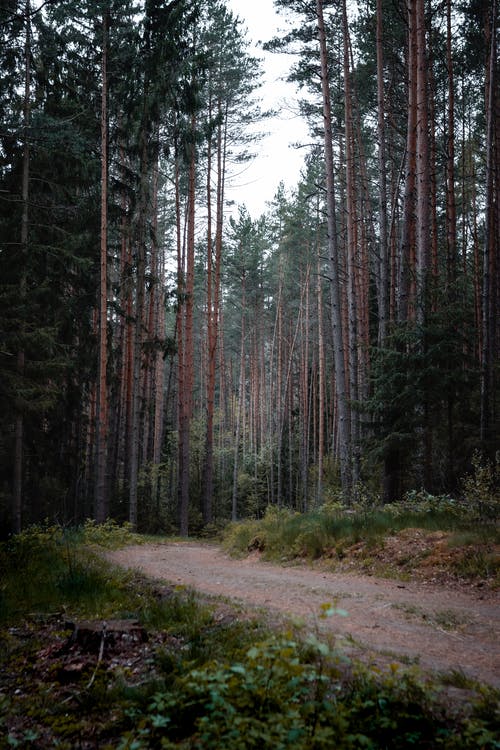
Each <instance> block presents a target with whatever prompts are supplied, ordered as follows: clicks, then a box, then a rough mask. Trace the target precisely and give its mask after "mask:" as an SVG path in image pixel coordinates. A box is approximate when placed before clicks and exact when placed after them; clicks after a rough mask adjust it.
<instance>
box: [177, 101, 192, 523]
mask: <svg viewBox="0 0 500 750" xmlns="http://www.w3.org/2000/svg"><path fill="white" fill-rule="evenodd" d="M195 132H196V118H195V116H194V115H193V116H192V120H191V133H192V138H193V142H192V144H191V156H190V160H189V176H188V221H187V252H186V287H185V302H184V376H183V383H182V391H183V392H182V395H181V398H182V400H181V401H180V403H179V493H178V497H179V531H180V534H181V536H187V535H188V533H189V469H190V465H189V460H190V432H191V416H192V411H193V378H194V339H193V310H194V244H195V194H196V146H195V138H194V136H195Z"/></svg>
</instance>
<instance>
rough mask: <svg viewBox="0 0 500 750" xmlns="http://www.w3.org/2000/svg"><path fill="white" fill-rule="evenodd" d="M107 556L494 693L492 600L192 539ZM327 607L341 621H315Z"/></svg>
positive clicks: (496, 650)
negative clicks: (235, 554)
mask: <svg viewBox="0 0 500 750" xmlns="http://www.w3.org/2000/svg"><path fill="white" fill-rule="evenodd" d="M107 557H108V558H109V559H110V560H111V561H112V562H114V563H116V564H118V565H121V566H125V567H128V568H134V569H137V570H139V571H141V572H142V573H144V574H146V575H147V576H149V577H151V578H155V579H158V580H162V581H165V582H169V583H171V584H174V585H181V584H182V585H186V586H189V587H192V588H193V589H196V590H197V591H200V592H203V593H205V594H211V595H214V594H216V595H219V596H223V597H229V598H230V599H232V600H235V601H237V602H238V603H239V604H240V605H242V606H243V608H244V609H250V610H252V609H253V608H255V607H264V608H265V609H266V610H268V611H270V612H271V613H274V614H279V615H285V616H292V617H295V618H301V619H303V620H304V622H305V623H306V626H307V627H311V628H317V629H319V630H321V631H322V630H328V631H330V632H333V633H335V634H337V635H338V637H339V639H341V638H342V639H344V638H345V646H346V648H347V649H348V650H349V651H352V650H353V648H354V649H355V651H356V652H358V651H360V649H361V652H362V653H363V654H364V657H365V658H374V659H384V660H389V661H390V660H397V659H402V660H403V661H405V662H407V661H410V662H415V663H417V664H418V665H419V666H420V667H421V668H423V669H424V670H433V671H438V672H450V671H452V670H460V671H462V672H463V673H464V674H465V675H467V676H469V677H471V678H474V679H477V680H480V681H482V682H486V683H489V684H491V685H494V686H496V687H499V688H500V646H499V638H498V622H499V615H500V596H499V595H498V593H495V592H491V591H484V590H480V589H478V590H474V589H467V590H458V589H457V588H456V587H453V588H451V587H447V586H443V585H436V584H430V583H429V584H426V583H420V582H408V583H407V582H404V583H402V582H398V581H394V580H389V579H382V578H375V577H372V576H362V575H357V574H347V575H346V574H336V573H329V572H325V571H323V570H321V569H319V568H316V567H309V566H300V567H290V566H287V567H284V566H280V565H274V564H270V563H264V562H262V561H260V560H259V559H258V556H257V555H256V554H254V555H252V556H250V557H248V558H246V559H244V560H234V559H232V558H230V557H229V556H227V555H226V554H224V552H222V551H221V550H220V549H219V548H218V547H216V546H213V545H209V544H200V543H190V542H178V543H166V544H146V545H139V546H133V547H127V548H124V549H120V550H116V551H113V552H110V553H108V554H107ZM327 602H329V603H333V604H335V606H336V607H338V608H341V609H342V610H346V611H347V616H340V615H334V616H333V617H329V618H327V619H321V618H320V617H319V615H320V613H321V605H322V604H325V603H327ZM353 641H354V644H356V645H355V647H354V646H353Z"/></svg>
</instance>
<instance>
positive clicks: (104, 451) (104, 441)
mask: <svg viewBox="0 0 500 750" xmlns="http://www.w3.org/2000/svg"><path fill="white" fill-rule="evenodd" d="M107 47H108V18H107V10H105V12H104V15H103V19H102V58H101V71H102V93H101V256H100V275H99V280H100V288H99V360H98V362H99V376H98V388H97V411H96V417H97V424H96V477H95V500H94V507H95V519H96V521H97V522H98V523H103V522H104V521H105V520H106V518H107V517H108V513H109V503H108V488H107V483H106V474H107V458H108V383H107V362H108V335H107V334H108V271H107V255H108V206H107V204H108V108H107V93H108V91H107V89H108V76H107Z"/></svg>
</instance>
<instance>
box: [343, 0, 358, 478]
mask: <svg viewBox="0 0 500 750" xmlns="http://www.w3.org/2000/svg"><path fill="white" fill-rule="evenodd" d="M342 32H343V33H342V36H343V48H344V108H345V148H346V225H347V248H346V259H347V315H348V335H347V340H348V352H349V354H348V363H349V364H348V367H349V398H350V400H351V401H352V402H355V403H357V402H358V401H359V393H358V364H359V362H358V335H359V331H358V295H357V290H358V288H359V284H358V275H359V273H360V263H359V257H358V220H357V209H356V186H355V174H354V155H355V143H354V127H353V119H354V115H353V109H352V92H351V71H350V67H349V28H348V21H347V4H346V0H343V3H342ZM359 299H360V300H361V298H359ZM350 417H351V448H352V457H351V462H352V483H353V486H354V488H355V487H356V485H357V483H358V482H359V478H360V445H359V439H360V430H359V411H358V410H357V409H351V410H350Z"/></svg>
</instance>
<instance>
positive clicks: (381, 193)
mask: <svg viewBox="0 0 500 750" xmlns="http://www.w3.org/2000/svg"><path fill="white" fill-rule="evenodd" d="M383 41H384V35H383V11H382V0H377V135H378V188H379V189H378V221H379V245H378V247H379V258H378V343H379V345H380V346H384V342H385V338H386V335H387V323H388V317H389V311H388V301H389V296H388V295H389V282H388V279H389V274H388V268H389V253H388V250H389V248H388V243H387V178H386V144H385V99H384V52H383V48H384V44H383Z"/></svg>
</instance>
